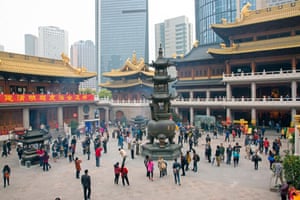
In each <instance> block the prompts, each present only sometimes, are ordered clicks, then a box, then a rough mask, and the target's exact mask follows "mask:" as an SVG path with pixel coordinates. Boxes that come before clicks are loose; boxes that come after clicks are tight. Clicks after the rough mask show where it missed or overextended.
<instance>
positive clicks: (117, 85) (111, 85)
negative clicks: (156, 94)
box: [99, 82, 153, 89]
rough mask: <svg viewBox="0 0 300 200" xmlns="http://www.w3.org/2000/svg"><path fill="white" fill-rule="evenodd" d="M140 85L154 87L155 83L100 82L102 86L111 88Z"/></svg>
mask: <svg viewBox="0 0 300 200" xmlns="http://www.w3.org/2000/svg"><path fill="white" fill-rule="evenodd" d="M139 85H145V86H147V87H153V84H150V83H145V82H136V83H130V84H128V83H124V84H113V83H102V84H99V86H100V87H105V88H111V89H116V88H128V87H134V86H139Z"/></svg>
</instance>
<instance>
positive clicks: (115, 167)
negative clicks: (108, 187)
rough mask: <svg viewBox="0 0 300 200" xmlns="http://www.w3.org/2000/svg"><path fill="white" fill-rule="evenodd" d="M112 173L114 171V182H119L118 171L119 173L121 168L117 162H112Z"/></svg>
mask: <svg viewBox="0 0 300 200" xmlns="http://www.w3.org/2000/svg"><path fill="white" fill-rule="evenodd" d="M114 173H115V179H114V183H115V184H119V177H120V173H121V168H120V166H119V162H117V163H116V164H114Z"/></svg>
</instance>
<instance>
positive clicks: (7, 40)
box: [0, 0, 195, 61]
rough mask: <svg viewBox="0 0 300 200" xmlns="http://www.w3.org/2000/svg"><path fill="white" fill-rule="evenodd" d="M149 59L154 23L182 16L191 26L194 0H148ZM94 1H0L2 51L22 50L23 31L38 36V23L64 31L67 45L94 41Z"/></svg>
mask: <svg viewBox="0 0 300 200" xmlns="http://www.w3.org/2000/svg"><path fill="white" fill-rule="evenodd" d="M148 2H149V25H150V27H149V31H150V32H149V39H150V41H149V45H150V61H151V60H154V59H155V58H154V55H155V49H154V48H155V47H154V46H155V42H154V24H157V23H160V22H163V21H164V20H165V19H170V18H174V17H178V16H182V15H185V16H187V17H188V18H189V21H190V22H191V23H192V24H193V26H194V24H195V23H194V21H195V17H194V12H195V11H194V0H148ZM94 4H95V0H0V8H1V12H0V44H1V45H4V48H5V51H9V52H15V53H22V54H23V53H24V34H27V33H28V34H33V35H36V36H38V27H39V26H57V27H59V28H61V29H64V30H66V31H68V34H69V46H71V44H73V43H74V42H76V41H78V40H92V41H94V42H95V24H94V23H95V19H94V13H95V11H94Z"/></svg>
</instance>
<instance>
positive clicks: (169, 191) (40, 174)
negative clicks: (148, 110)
mask: <svg viewBox="0 0 300 200" xmlns="http://www.w3.org/2000/svg"><path fill="white" fill-rule="evenodd" d="M266 135H267V137H268V138H269V140H270V141H273V139H274V138H275V137H278V135H276V133H274V132H268V131H267V133H266ZM211 137H212V135H211ZM83 139H84V137H81V140H83ZM176 141H177V138H176ZM236 142H239V143H240V144H241V145H243V144H244V136H242V138H241V139H237V140H236ZM220 143H224V146H225V147H227V145H228V143H227V142H224V136H219V137H218V139H212V154H214V152H215V149H216V148H215V147H216V145H219V144H220ZM204 144H205V135H204V136H202V138H200V139H199V145H198V146H197V147H195V149H196V151H197V153H198V154H199V155H200V157H201V160H200V164H199V165H198V172H197V173H195V172H193V171H192V170H189V171H187V172H186V176H181V186H179V185H176V184H175V183H174V177H173V173H172V163H173V161H168V175H167V176H165V177H162V178H160V177H159V170H158V168H157V161H155V170H154V181H150V180H149V179H147V177H146V169H145V166H144V163H143V160H144V158H143V157H142V156H141V155H136V156H135V158H134V159H131V158H130V152H129V150H128V149H127V148H126V151H127V155H128V158H127V160H126V166H127V168H128V170H129V174H128V177H129V181H130V186H127V185H126V186H123V185H122V181H121V179H120V180H119V184H118V185H116V184H114V182H113V180H114V170H113V165H114V163H116V162H120V163H121V156H120V154H119V151H118V146H117V139H116V138H110V140H109V143H108V152H107V154H102V157H101V161H100V167H99V168H97V167H96V164H95V156H94V155H93V154H91V159H90V160H87V156H86V155H83V153H82V150H81V141H79V140H78V141H77V147H78V148H77V151H76V154H75V156H77V157H79V159H81V160H82V165H81V167H82V171H81V174H82V173H83V171H84V170H85V169H88V170H89V174H90V175H91V179H92V195H91V199H93V200H99V199H111V200H120V199H130V200H141V199H146V200H147V199H149V200H150V199H172V200H177V199H178V200H182V199H206V200H261V199H264V200H276V199H280V196H279V193H278V192H272V191H270V185H271V184H270V180H271V176H272V172H271V171H270V169H269V162H268V160H267V156H265V155H261V156H262V162H260V163H259V169H258V170H254V164H253V162H251V161H250V160H247V159H245V147H243V148H242V149H241V158H240V163H239V166H238V167H236V168H234V167H233V164H231V165H226V164H225V163H221V166H220V167H217V166H216V165H212V164H210V163H208V162H207V160H206V159H205V156H204ZM231 144H233V142H231ZM282 144H283V147H282V150H284V149H286V147H287V142H286V141H284V140H283V141H282ZM124 146H127V145H124ZM91 147H92V149H93V144H92V145H91ZM187 150H188V144H184V147H183V150H182V151H183V152H184V153H185V152H186V151H187ZM5 164H8V165H9V166H10V167H11V171H12V173H11V179H10V186H8V187H6V188H3V182H1V184H2V185H1V187H0V199H3V200H6V199H9V200H30V199H38V200H54V199H55V198H56V197H60V198H61V199H62V200H77V199H78V200H81V199H84V198H83V189H82V186H81V183H80V180H79V179H76V178H75V165H74V162H72V163H69V161H68V159H66V158H63V157H62V158H60V159H59V160H58V161H57V162H53V160H52V159H51V160H50V164H51V166H52V168H51V169H50V170H49V171H47V172H44V171H43V170H42V168H41V167H39V165H35V166H31V167H26V166H22V165H20V162H19V160H18V157H17V153H16V150H15V148H13V149H12V153H11V155H10V156H9V157H7V158H4V157H1V158H0V168H1V170H2V168H3V166H4V165H5ZM190 168H192V166H191V165H190ZM1 180H2V179H1Z"/></svg>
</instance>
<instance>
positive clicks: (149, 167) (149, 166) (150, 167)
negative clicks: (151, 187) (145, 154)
mask: <svg viewBox="0 0 300 200" xmlns="http://www.w3.org/2000/svg"><path fill="white" fill-rule="evenodd" d="M147 171H148V178H149V180H151V181H153V171H154V162H153V160H152V158H149V160H148V162H147Z"/></svg>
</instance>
